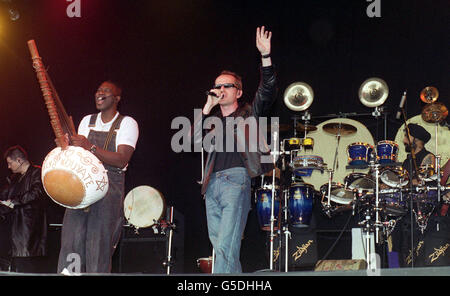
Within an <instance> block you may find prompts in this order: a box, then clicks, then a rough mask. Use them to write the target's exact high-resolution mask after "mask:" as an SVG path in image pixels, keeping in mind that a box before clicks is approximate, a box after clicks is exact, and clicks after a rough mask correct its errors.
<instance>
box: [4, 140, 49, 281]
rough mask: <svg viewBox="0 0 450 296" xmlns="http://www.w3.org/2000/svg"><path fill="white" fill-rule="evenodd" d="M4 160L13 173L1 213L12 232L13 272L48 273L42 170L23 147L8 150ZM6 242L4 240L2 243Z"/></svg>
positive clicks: (8, 238)
mask: <svg viewBox="0 0 450 296" xmlns="http://www.w3.org/2000/svg"><path fill="white" fill-rule="evenodd" d="M4 158H5V160H6V163H7V165H8V169H9V170H11V172H12V175H11V176H10V177H8V178H7V179H8V185H7V186H5V187H4V188H3V189H2V190H1V191H0V203H1V205H0V213H1V215H3V216H4V219H3V221H2V223H6V225H7V228H9V231H7V232H3V233H2V238H3V239H4V240H5V239H7V240H9V242H10V243H9V244H7V245H9V247H10V251H9V253H10V256H11V265H10V268H11V271H13V272H23V273H43V272H45V270H44V267H45V260H46V257H45V256H46V255H47V254H46V252H47V251H46V247H47V246H46V245H47V205H48V204H47V200H48V196H47V195H46V194H45V191H44V187H43V186H42V181H41V168H40V167H39V166H37V165H33V164H32V163H31V162H30V161H29V159H28V154H27V152H26V151H25V150H24V149H23V148H22V147H20V146H13V147H10V148H8V150H6V152H5V153H4ZM3 242H5V241H3Z"/></svg>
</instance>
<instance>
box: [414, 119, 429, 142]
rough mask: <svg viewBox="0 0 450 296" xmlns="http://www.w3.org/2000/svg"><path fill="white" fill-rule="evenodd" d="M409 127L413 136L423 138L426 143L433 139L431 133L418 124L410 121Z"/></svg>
mask: <svg viewBox="0 0 450 296" xmlns="http://www.w3.org/2000/svg"><path fill="white" fill-rule="evenodd" d="M408 128H409V133H410V134H411V136H413V137H414V138H417V139H419V140H422V141H423V142H424V143H427V142H428V141H429V140H430V139H431V134H430V133H429V132H427V130H426V129H424V128H423V127H421V126H420V125H418V124H415V123H410V124H408Z"/></svg>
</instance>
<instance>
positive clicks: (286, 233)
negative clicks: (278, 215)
mask: <svg viewBox="0 0 450 296" xmlns="http://www.w3.org/2000/svg"><path fill="white" fill-rule="evenodd" d="M288 194H289V190H286V191H285V192H284V206H283V210H284V226H283V231H284V239H285V254H284V260H285V262H284V271H285V272H288V264H289V247H288V245H289V239H290V238H291V232H290V231H289V222H288V210H289V207H288Z"/></svg>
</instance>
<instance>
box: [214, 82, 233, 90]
mask: <svg viewBox="0 0 450 296" xmlns="http://www.w3.org/2000/svg"><path fill="white" fill-rule="evenodd" d="M222 86H223V87H225V88H231V87H235V88H237V89H239V87H238V86H237V85H236V84H234V83H223V84H216V85H214V86H213V89H221V88H222Z"/></svg>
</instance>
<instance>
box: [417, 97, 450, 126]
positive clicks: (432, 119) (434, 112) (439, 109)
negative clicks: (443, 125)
mask: <svg viewBox="0 0 450 296" xmlns="http://www.w3.org/2000/svg"><path fill="white" fill-rule="evenodd" d="M447 116H448V109H447V107H445V105H444V104H442V103H440V102H434V103H430V104H427V105H426V106H425V107H423V109H422V119H423V121H425V122H428V123H436V122H441V121H442V120H444V119H445V118H446V117H447Z"/></svg>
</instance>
